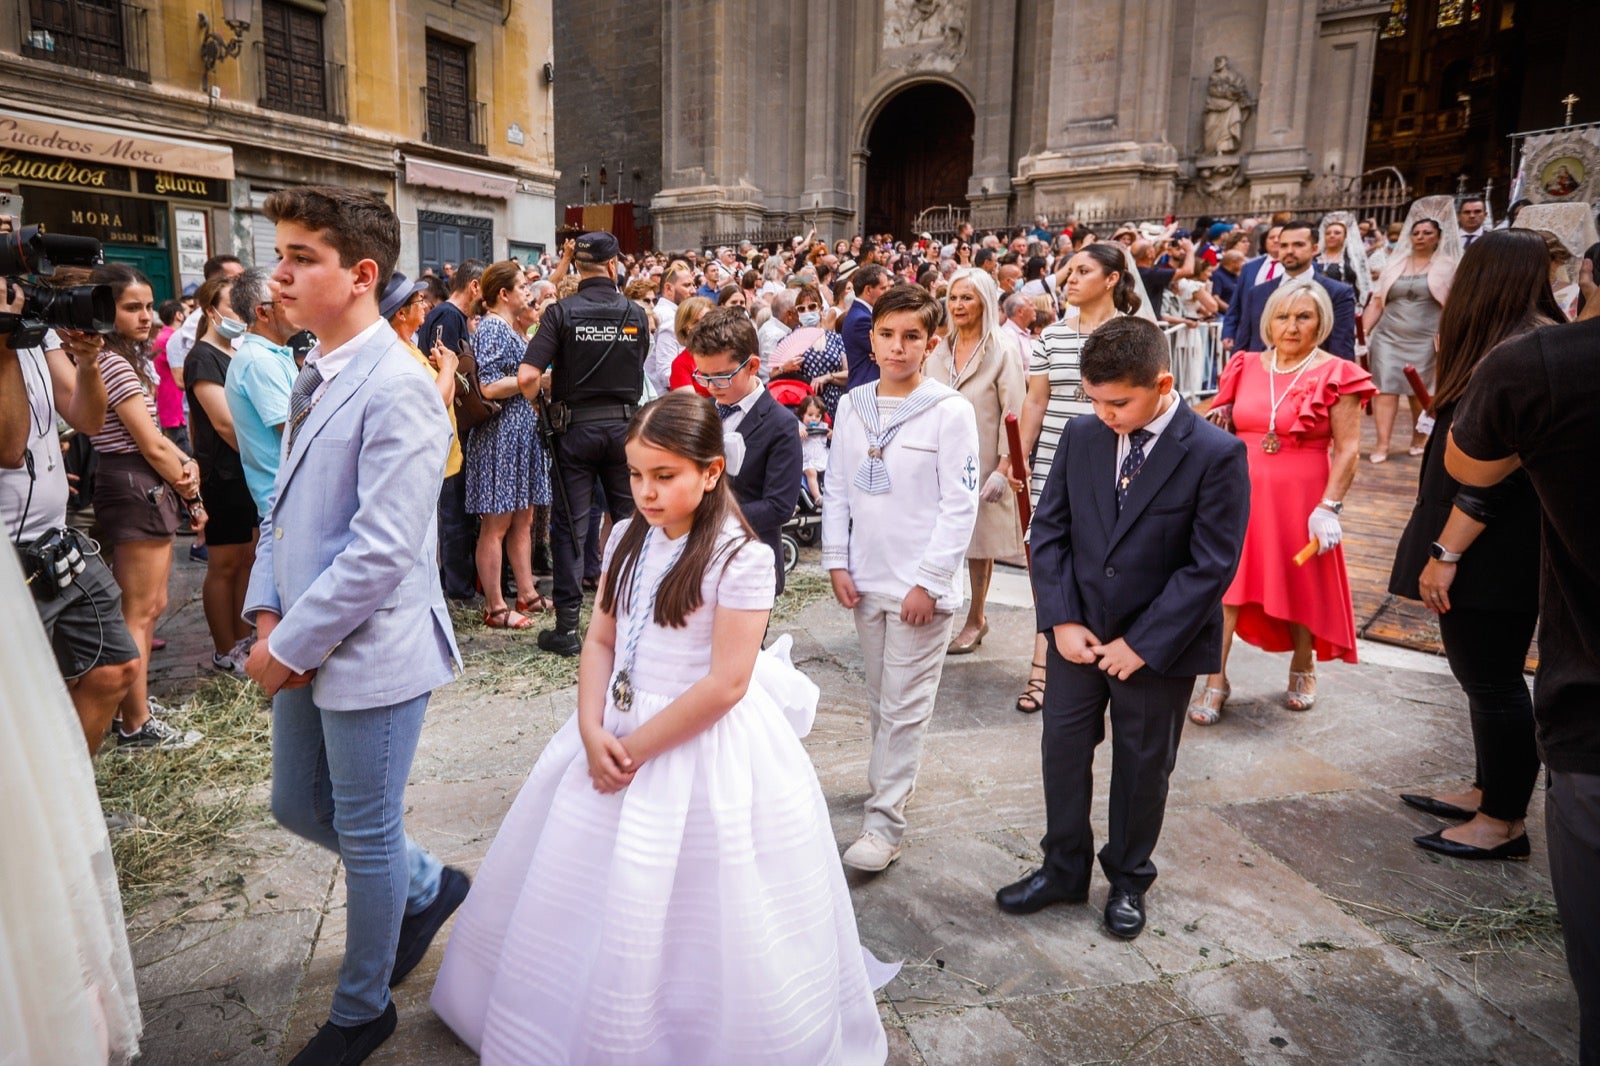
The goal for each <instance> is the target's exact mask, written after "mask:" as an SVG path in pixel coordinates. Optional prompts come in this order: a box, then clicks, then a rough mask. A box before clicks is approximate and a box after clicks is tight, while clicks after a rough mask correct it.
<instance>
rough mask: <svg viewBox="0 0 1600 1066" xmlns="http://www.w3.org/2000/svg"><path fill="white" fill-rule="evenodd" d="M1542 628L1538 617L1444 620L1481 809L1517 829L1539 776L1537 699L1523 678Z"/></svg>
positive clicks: (1473, 613)
mask: <svg viewBox="0 0 1600 1066" xmlns="http://www.w3.org/2000/svg"><path fill="white" fill-rule="evenodd" d="M1537 621H1538V615H1537V614H1536V613H1534V612H1531V611H1530V612H1527V613H1523V612H1519V611H1477V610H1471V609H1469V608H1465V607H1452V608H1451V609H1450V610H1449V611H1446V612H1445V613H1444V614H1442V615H1440V616H1439V634H1440V636H1442V637H1443V638H1444V652H1445V655H1446V656H1447V657H1448V658H1449V660H1450V672H1451V673H1452V674H1454V675H1455V678H1456V681H1457V682H1459V683H1460V685H1461V690H1462V691H1463V692H1465V693H1466V694H1467V703H1468V706H1469V707H1470V708H1471V710H1472V746H1473V748H1474V749H1475V750H1476V752H1477V756H1478V768H1477V780H1476V782H1475V784H1476V785H1477V786H1478V787H1479V788H1481V789H1482V790H1483V802H1482V803H1481V804H1479V807H1478V809H1479V810H1480V811H1482V812H1483V813H1484V814H1487V815H1488V816H1489V817H1491V818H1498V819H1500V820H1501V821H1505V822H1515V821H1520V820H1521V819H1523V818H1525V817H1527V814H1528V801H1529V799H1531V798H1532V796H1533V786H1534V782H1535V780H1537V778H1538V776H1539V752H1538V748H1537V747H1536V746H1535V743H1534V737H1533V697H1532V696H1530V695H1529V694H1528V683H1527V681H1526V680H1524V678H1523V676H1522V669H1523V665H1524V663H1525V661H1526V659H1527V654H1528V644H1529V643H1530V642H1531V641H1532V640H1533V627H1534V624H1535V623H1536V622H1537Z"/></svg>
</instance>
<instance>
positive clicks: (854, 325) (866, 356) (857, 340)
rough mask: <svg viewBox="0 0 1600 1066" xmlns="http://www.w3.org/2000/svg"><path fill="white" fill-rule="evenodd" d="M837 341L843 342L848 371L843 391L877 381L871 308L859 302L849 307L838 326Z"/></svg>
mask: <svg viewBox="0 0 1600 1066" xmlns="http://www.w3.org/2000/svg"><path fill="white" fill-rule="evenodd" d="M839 339H840V340H842V341H844V358H845V362H846V364H847V366H846V367H845V369H846V370H847V371H849V375H848V377H849V381H848V383H847V384H846V385H845V391H847V392H848V391H849V390H850V389H853V388H856V387H857V386H860V385H870V384H871V383H872V382H874V381H877V380H878V363H877V361H876V360H875V359H873V358H872V308H870V307H868V306H867V305H866V304H865V303H863V302H862V301H860V300H857V301H855V302H854V303H852V304H851V305H850V310H848V311H846V312H845V313H844V321H843V322H841V323H840V324H839Z"/></svg>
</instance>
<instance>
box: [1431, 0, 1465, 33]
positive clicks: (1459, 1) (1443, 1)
mask: <svg viewBox="0 0 1600 1066" xmlns="http://www.w3.org/2000/svg"><path fill="white" fill-rule="evenodd" d="M1466 13H1467V3H1466V0H1439V17H1438V19H1437V20H1436V22H1435V25H1437V26H1438V27H1439V29H1441V30H1444V29H1449V28H1450V27H1451V26H1459V25H1461V22H1462V20H1463V19H1464V18H1465V17H1466Z"/></svg>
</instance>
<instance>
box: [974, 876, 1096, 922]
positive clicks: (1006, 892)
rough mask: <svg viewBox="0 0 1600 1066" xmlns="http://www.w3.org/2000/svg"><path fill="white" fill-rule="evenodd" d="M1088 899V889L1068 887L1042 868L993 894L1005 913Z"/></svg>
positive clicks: (1032, 910)
mask: <svg viewBox="0 0 1600 1066" xmlns="http://www.w3.org/2000/svg"><path fill="white" fill-rule="evenodd" d="M1088 899H1089V890H1088V889H1071V888H1068V887H1067V886H1066V885H1063V884H1061V883H1060V882H1058V881H1057V880H1055V878H1053V877H1051V876H1050V875H1049V874H1047V873H1045V872H1044V870H1043V869H1039V870H1035V871H1034V872H1033V873H1031V874H1029V875H1028V876H1027V877H1024V878H1023V879H1022V880H1020V881H1016V882H1013V883H1012V884H1009V885H1007V886H1006V887H1004V888H1002V889H1001V890H1000V891H998V892H996V893H995V894H994V901H995V902H996V903H998V904H999V905H1000V909H1001V910H1003V911H1005V912H1006V913H1007V914H1032V913H1034V912H1035V911H1041V910H1043V909H1044V908H1046V907H1048V906H1050V905H1051V904H1052V903H1085V902H1087V901H1088Z"/></svg>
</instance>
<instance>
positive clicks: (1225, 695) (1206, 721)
mask: <svg viewBox="0 0 1600 1066" xmlns="http://www.w3.org/2000/svg"><path fill="white" fill-rule="evenodd" d="M1213 695H1216V696H1219V697H1221V698H1220V699H1218V700H1217V705H1216V706H1215V707H1213V706H1212V705H1211V697H1212V696H1213ZM1232 695H1233V686H1232V685H1229V686H1228V687H1227V688H1212V687H1211V686H1210V685H1207V686H1206V687H1205V688H1203V689H1201V690H1200V698H1199V699H1197V700H1195V701H1194V702H1193V703H1191V704H1189V721H1191V722H1193V723H1194V724H1195V725H1216V724H1217V723H1218V722H1219V721H1221V720H1222V708H1223V707H1226V706H1227V704H1228V699H1229V697H1231V696H1232Z"/></svg>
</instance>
